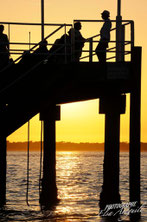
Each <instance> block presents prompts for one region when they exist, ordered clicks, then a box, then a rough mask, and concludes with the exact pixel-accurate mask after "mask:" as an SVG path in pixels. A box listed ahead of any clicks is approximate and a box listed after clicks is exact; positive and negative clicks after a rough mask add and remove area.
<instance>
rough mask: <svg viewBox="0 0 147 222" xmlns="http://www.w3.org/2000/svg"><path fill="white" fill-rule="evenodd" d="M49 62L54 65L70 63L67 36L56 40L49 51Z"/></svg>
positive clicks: (68, 38) (69, 43) (69, 47)
mask: <svg viewBox="0 0 147 222" xmlns="http://www.w3.org/2000/svg"><path fill="white" fill-rule="evenodd" d="M65 43H66V44H65ZM49 53H50V57H49V61H50V62H54V63H64V62H65V60H66V61H67V62H70V60H71V42H70V37H69V36H68V35H67V34H64V35H62V36H61V38H59V39H56V40H55V42H54V44H53V46H52V47H51V48H50V50H49Z"/></svg>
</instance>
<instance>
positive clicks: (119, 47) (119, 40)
mask: <svg viewBox="0 0 147 222" xmlns="http://www.w3.org/2000/svg"><path fill="white" fill-rule="evenodd" d="M123 41H124V27H123V26H122V16H121V0H117V16H116V61H117V62H120V61H124V53H123V52H124V43H123Z"/></svg>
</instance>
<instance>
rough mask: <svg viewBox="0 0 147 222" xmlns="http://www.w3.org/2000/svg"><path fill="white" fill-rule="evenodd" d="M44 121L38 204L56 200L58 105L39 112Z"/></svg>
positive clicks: (50, 204)
mask: <svg viewBox="0 0 147 222" xmlns="http://www.w3.org/2000/svg"><path fill="white" fill-rule="evenodd" d="M40 120H43V122H44V157H43V178H42V191H41V195H40V204H41V205H44V206H52V205H53V204H55V203H56V202H57V186H56V126H55V125H56V122H55V121H56V120H60V106H56V105H55V104H53V105H52V106H50V107H49V108H47V109H46V110H45V111H43V112H41V113H40Z"/></svg>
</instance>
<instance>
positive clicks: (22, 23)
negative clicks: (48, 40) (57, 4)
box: [0, 22, 72, 26]
mask: <svg viewBox="0 0 147 222" xmlns="http://www.w3.org/2000/svg"><path fill="white" fill-rule="evenodd" d="M0 23H1V24H6V25H35V26H41V25H42V24H41V23H29V22H0ZM44 25H46V26H61V25H63V26H72V24H66V23H62V24H58V23H44Z"/></svg>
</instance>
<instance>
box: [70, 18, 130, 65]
mask: <svg viewBox="0 0 147 222" xmlns="http://www.w3.org/2000/svg"><path fill="white" fill-rule="evenodd" d="M77 21H79V22H81V23H103V22H104V21H103V20H80V19H78V20H74V23H75V22H77ZM111 22H112V24H113V23H115V27H114V28H112V29H111V32H110V35H112V32H115V35H114V38H113V39H112V40H110V42H109V46H110V47H109V48H107V50H106V52H107V59H106V60H109V61H113V60H114V59H115V60H116V58H117V53H119V54H120V56H121V57H122V60H123V61H126V56H127V55H131V48H132V47H133V46H134V21H132V20H121V41H119V42H118V41H116V31H117V24H116V23H117V21H116V20H111ZM128 26H129V31H128V32H130V35H129V36H127V34H128V32H127V33H126V27H127V28H128ZM96 38H97V39H98V40H97V39H96ZM99 39H100V34H97V35H94V36H91V37H88V38H87V39H86V42H85V45H86V44H89V48H88V49H85V47H84V49H83V50H82V52H83V54H86V55H85V56H82V57H81V58H80V60H86V59H88V60H89V62H93V61H94V57H95V56H96V53H95V49H94V46H95V48H96V44H98V43H99V42H100V40H99ZM117 44H119V45H120V47H119V49H117ZM128 46H129V48H128ZM126 47H127V49H126ZM118 50H119V51H118ZM110 53H111V54H113V56H108V55H109V54H110ZM87 54H88V55H87ZM128 60H129V59H128Z"/></svg>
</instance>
